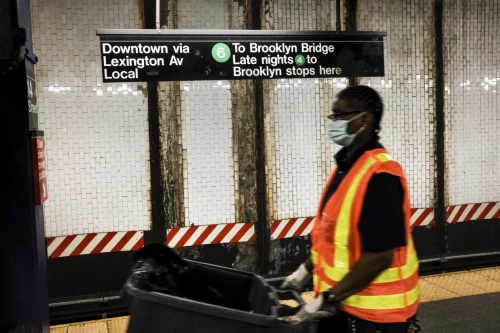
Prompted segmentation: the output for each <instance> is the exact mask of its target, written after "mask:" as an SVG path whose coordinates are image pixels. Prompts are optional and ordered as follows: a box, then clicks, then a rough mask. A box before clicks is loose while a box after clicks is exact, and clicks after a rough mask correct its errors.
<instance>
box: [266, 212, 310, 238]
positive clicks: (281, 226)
mask: <svg viewBox="0 0 500 333" xmlns="http://www.w3.org/2000/svg"><path fill="white" fill-rule="evenodd" d="M313 224H314V217H305V218H294V219H289V220H277V221H274V222H273V223H271V228H270V233H271V239H281V238H290V237H300V236H307V235H309V233H310V232H311V230H312V227H313Z"/></svg>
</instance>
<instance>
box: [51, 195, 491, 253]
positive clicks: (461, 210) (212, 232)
mask: <svg viewBox="0 0 500 333" xmlns="http://www.w3.org/2000/svg"><path fill="white" fill-rule="evenodd" d="M411 213H412V216H411V225H412V226H413V227H422V226H432V225H433V224H434V223H435V221H434V209H433V208H413V209H412V210H411ZM488 219H500V202H485V203H476V204H466V205H457V206H451V207H448V208H447V210H446V220H447V222H448V223H458V222H465V221H473V220H488ZM313 223H314V217H304V218H291V219H287V220H277V221H273V222H272V223H271V226H270V233H271V239H283V238H291V237H300V236H307V235H309V233H310V232H311V230H312V227H313ZM253 241H255V228H254V224H253V223H251V222H249V223H228V224H210V225H202V226H191V227H184V228H174V229H169V230H168V231H167V245H168V246H170V247H174V248H178V247H184V246H196V245H206V244H226V243H240V242H253ZM143 246H144V233H143V232H142V231H128V232H106V233H93V234H85V235H70V236H60V237H48V238H47V254H48V256H49V258H60V257H69V256H77V255H84V254H96V253H106V252H120V251H135V250H138V249H140V248H141V247H143Z"/></svg>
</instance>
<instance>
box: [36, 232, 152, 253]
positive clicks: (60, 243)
mask: <svg viewBox="0 0 500 333" xmlns="http://www.w3.org/2000/svg"><path fill="white" fill-rule="evenodd" d="M46 241H47V256H48V257H49V258H60V257H69V256H78V255H82V254H95V253H106V252H121V251H134V250H138V249H140V248H141V247H143V246H144V233H143V232H142V231H124V232H103V233H98V234H84V235H70V236H60V237H48V238H47V240H46Z"/></svg>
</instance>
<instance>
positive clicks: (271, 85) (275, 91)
mask: <svg viewBox="0 0 500 333" xmlns="http://www.w3.org/2000/svg"><path fill="white" fill-rule="evenodd" d="M317 1H318V2H317ZM319 1H321V0H307V1H292V2H290V1H287V0H279V1H274V2H272V5H271V6H270V8H269V12H268V13H267V15H266V20H265V21H264V27H263V28H265V29H279V30H316V29H317V28H318V26H324V25H325V22H320V19H318V16H319V14H320V13H319V12H318V7H319V10H327V9H324V8H322V7H321V6H320V3H319ZM322 3H324V1H322ZM329 4H330V6H331V9H330V13H331V14H330V16H329V19H330V25H331V26H332V27H335V6H334V5H335V4H334V2H333V1H331V2H330V3H329ZM327 17H328V16H327ZM326 23H328V22H326ZM345 86H346V81H345V79H305V80H298V79H294V80H266V81H265V83H264V94H265V95H264V96H265V100H264V108H265V136H266V174H267V179H268V181H267V196H268V215H269V219H270V220H271V221H272V220H275V219H286V218H290V217H305V216H313V215H314V214H315V213H316V209H317V205H318V201H319V199H320V196H321V191H322V190H323V187H324V186H325V182H326V178H327V177H328V175H329V173H330V171H331V169H332V167H333V165H334V160H333V155H334V153H335V150H338V147H335V145H334V144H333V143H331V141H330V140H329V139H328V137H327V134H326V129H325V126H326V116H327V115H328V114H329V113H330V109H331V106H332V104H333V102H334V98H335V94H336V93H337V92H338V91H340V90H341V89H342V88H345Z"/></svg>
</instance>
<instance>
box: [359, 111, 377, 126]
mask: <svg viewBox="0 0 500 333" xmlns="http://www.w3.org/2000/svg"><path fill="white" fill-rule="evenodd" d="M361 122H362V124H363V126H368V125H369V124H371V123H374V122H375V116H374V115H373V113H372V112H365V113H363V115H362V116H361Z"/></svg>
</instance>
